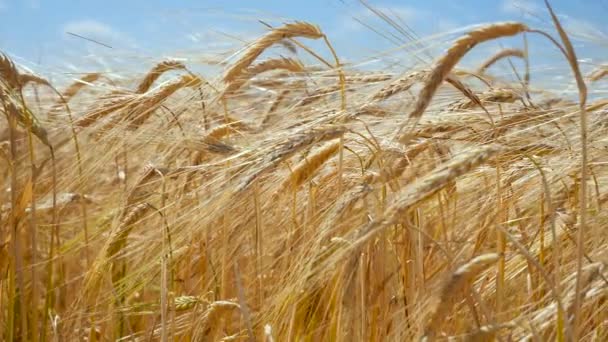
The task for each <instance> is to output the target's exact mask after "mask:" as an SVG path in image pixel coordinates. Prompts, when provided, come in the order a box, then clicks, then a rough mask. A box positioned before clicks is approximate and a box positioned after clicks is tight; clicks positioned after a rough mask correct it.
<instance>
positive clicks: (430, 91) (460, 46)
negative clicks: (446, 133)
mask: <svg viewBox="0 0 608 342" xmlns="http://www.w3.org/2000/svg"><path fill="white" fill-rule="evenodd" d="M527 30H528V27H527V26H526V25H524V24H521V23H515V22H506V23H498V24H493V25H488V26H483V27H480V28H478V29H476V30H473V31H471V32H469V33H467V34H466V35H464V36H463V37H461V38H460V39H458V40H456V41H455V42H454V44H452V46H451V47H450V48H449V49H448V51H447V53H446V54H445V55H444V56H443V57H441V58H440V59H439V60H438V61H437V62H436V63H435V66H434V67H433V69H432V71H431V72H430V73H429V74H428V75H427V77H426V80H425V82H424V86H423V87H422V89H421V90H420V93H419V94H418V100H417V101H416V104H415V105H414V109H413V110H412V111H411V112H410V114H409V117H410V118H416V119H417V118H419V117H420V116H422V113H424V110H425V109H426V108H427V107H428V105H429V103H430V101H431V99H432V98H433V95H435V92H436V91H437V88H439V86H440V85H441V83H442V82H443V81H444V80H445V79H446V77H447V76H448V75H449V73H450V71H451V70H452V69H453V68H454V66H456V64H457V63H458V61H460V59H462V57H464V55H465V54H466V53H467V52H469V51H470V50H471V49H472V48H473V47H475V45H477V44H479V43H483V42H485V41H488V40H492V39H497V38H500V37H508V36H514V35H516V34H518V33H521V32H525V31H527Z"/></svg>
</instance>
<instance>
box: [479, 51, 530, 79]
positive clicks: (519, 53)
mask: <svg viewBox="0 0 608 342" xmlns="http://www.w3.org/2000/svg"><path fill="white" fill-rule="evenodd" d="M507 57H517V58H522V59H523V58H525V57H526V55H525V52H524V51H523V50H520V49H503V50H500V51H498V52H497V53H496V54H494V55H493V56H490V58H488V59H487V60H485V61H484V62H483V63H481V65H480V66H479V68H477V72H478V73H480V74H483V73H484V72H485V71H486V70H487V69H488V68H489V67H491V66H492V65H494V63H496V62H498V61H499V60H501V59H503V58H507Z"/></svg>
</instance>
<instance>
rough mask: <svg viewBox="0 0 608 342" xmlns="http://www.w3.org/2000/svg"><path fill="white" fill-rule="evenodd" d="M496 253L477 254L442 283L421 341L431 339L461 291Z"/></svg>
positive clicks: (491, 261) (489, 263)
mask: <svg viewBox="0 0 608 342" xmlns="http://www.w3.org/2000/svg"><path fill="white" fill-rule="evenodd" d="M499 257H500V256H499V255H498V254H496V253H489V254H484V255H480V256H477V257H475V258H473V259H472V260H471V261H469V262H468V263H466V264H464V265H462V266H460V267H459V268H458V269H457V270H456V271H455V272H454V273H452V276H451V277H450V279H449V280H448V281H447V282H446V283H445V284H444V286H443V287H442V289H441V291H440V292H439V295H438V298H437V304H436V306H435V307H434V308H433V310H432V311H431V313H430V319H429V321H428V323H427V324H426V326H425V327H424V337H423V338H422V340H423V341H433V340H434V339H435V334H436V332H437V330H438V329H439V328H440V327H441V323H442V322H443V320H444V319H445V317H446V316H447V315H448V313H449V311H450V310H451V308H452V307H453V306H454V304H455V302H456V300H458V299H460V298H461V293H462V291H463V290H465V289H466V287H467V286H469V285H470V284H471V282H472V281H473V280H474V279H475V276H477V275H478V274H479V273H480V272H481V271H483V270H485V269H486V268H488V267H489V266H490V265H492V264H494V263H495V262H496V261H498V259H499Z"/></svg>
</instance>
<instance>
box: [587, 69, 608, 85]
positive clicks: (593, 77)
mask: <svg viewBox="0 0 608 342" xmlns="http://www.w3.org/2000/svg"><path fill="white" fill-rule="evenodd" d="M606 75H608V66H601V67H599V68H597V69H595V70H593V71H592V72H591V73H590V74H589V76H587V78H588V79H589V81H591V82H595V81H599V80H601V79H602V78H604V77H606Z"/></svg>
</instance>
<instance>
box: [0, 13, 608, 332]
mask: <svg viewBox="0 0 608 342" xmlns="http://www.w3.org/2000/svg"><path fill="white" fill-rule="evenodd" d="M547 9H548V13H549V15H550V16H551V18H552V20H553V24H554V26H555V29H556V30H555V31H556V32H557V34H558V37H559V38H553V37H552V36H551V35H550V34H548V33H546V32H545V31H540V30H536V29H533V28H531V27H529V26H527V25H524V24H521V23H515V22H506V23H496V24H491V25H485V26H480V27H477V28H474V29H472V30H470V31H469V32H466V33H465V34H463V35H461V36H460V37H459V38H458V39H456V40H454V41H453V43H452V44H451V45H450V47H449V48H448V49H447V50H446V52H445V53H444V54H443V55H442V56H440V57H439V58H437V59H435V61H434V62H433V63H432V64H429V65H426V66H421V67H420V68H416V69H415V70H407V71H406V72H405V73H403V74H402V75H393V74H389V73H382V72H376V73H372V72H365V73H364V72H361V71H357V70H356V69H354V68H349V67H348V65H346V64H342V63H341V61H340V59H339V57H338V54H337V53H336V51H334V49H333V48H332V45H331V43H330V41H329V39H327V36H326V35H325V34H324V33H323V32H322V31H321V29H320V28H319V27H317V26H315V25H312V24H309V23H305V22H292V23H287V24H283V26H280V27H274V28H272V27H269V28H268V31H267V33H265V34H264V35H263V36H261V37H260V38H259V39H257V40H255V41H253V42H251V43H250V44H249V45H248V46H247V47H246V48H245V49H244V50H243V51H242V52H241V53H240V54H238V55H237V56H235V58H233V60H232V61H231V62H229V63H227V64H225V65H224V68H225V70H224V72H223V73H222V75H221V76H219V77H216V78H214V79H211V78H203V76H202V75H199V74H197V73H194V72H192V71H191V69H190V68H189V66H188V65H186V63H183V62H180V61H175V60H166V61H162V62H160V63H158V64H157V65H156V66H154V67H153V68H152V69H151V70H150V71H149V72H148V73H147V74H146V75H145V76H143V77H140V78H138V79H137V81H134V82H133V83H131V84H130V86H129V87H126V86H119V85H118V83H115V82H114V80H112V79H111V77H109V76H108V75H104V74H101V73H90V74H86V75H84V76H82V77H81V78H79V79H77V80H75V82H74V83H73V84H71V85H69V86H68V87H66V88H65V89H64V90H61V91H60V90H57V89H56V88H55V87H54V86H53V85H52V84H51V83H50V82H49V81H47V80H46V79H45V78H43V77H40V76H36V75H34V74H32V73H30V72H26V71H24V69H23V68H20V67H18V66H16V65H15V63H14V62H13V61H12V60H11V59H10V58H9V57H7V55H4V54H2V55H0V82H1V84H0V85H1V87H0V100H1V102H2V106H1V107H0V111H1V112H2V122H1V124H0V160H1V162H0V175H1V177H2V178H0V179H1V180H2V191H1V192H0V204H1V207H2V209H1V211H0V339H2V340H5V341H12V340H22V341H25V340H28V341H67V340H83V339H85V340H88V341H108V340H118V339H121V340H126V341H140V340H145V341H148V340H162V341H168V340H173V341H190V340H208V341H218V340H221V341H229V340H249V341H253V340H265V341H295V340H306V341H323V340H331V341H355V340H359V341H367V340H369V341H382V340H395V341H407V340H415V339H420V340H425V341H433V340H445V339H448V338H453V339H455V340H467V341H491V340H499V341H507V340H522V339H524V340H526V339H527V340H537V341H544V340H559V341H575V340H588V341H605V340H607V339H608V323H607V322H608V305H607V300H606V299H607V295H608V280H607V278H608V272H607V270H606V264H607V263H608V258H607V255H606V253H605V252H604V250H605V249H606V246H607V238H608V234H607V233H606V230H605V228H606V227H607V226H608V210H605V209H606V205H608V204H607V202H608V169H607V167H608V164H607V163H606V160H607V159H606V158H608V135H607V133H608V119H607V117H606V116H607V115H608V111H607V109H604V106H606V105H608V101H607V100H606V99H599V100H594V101H590V103H587V88H586V87H587V86H592V85H593V84H595V82H601V81H602V77H603V76H605V75H606V74H608V69H605V68H604V69H598V70H596V71H595V72H593V73H592V74H590V75H582V74H581V71H580V70H579V65H578V60H577V57H576V55H575V51H574V49H573V47H572V44H571V42H570V40H569V38H568V35H567V34H566V33H565V31H564V30H563V29H562V27H561V24H560V22H559V20H558V19H557V17H556V16H555V15H554V13H553V11H552V9H551V7H550V6H549V5H548V4H547ZM531 35H535V36H538V37H542V39H546V40H548V41H549V42H550V43H551V44H552V45H553V46H555V53H557V54H560V55H561V57H563V58H564V60H566V61H568V63H569V66H570V70H568V72H569V73H570V75H569V76H568V77H566V78H565V79H570V80H573V81H572V82H570V83H568V82H564V83H565V84H564V87H567V86H568V85H569V84H573V83H574V82H576V86H577V88H578V95H579V96H578V98H574V99H567V98H563V97H559V96H556V95H552V93H551V92H549V91H543V90H540V89H537V88H535V87H534V85H533V82H531V80H530V68H529V63H528V51H527V43H526V37H528V36H531ZM510 36H517V37H522V39H521V40H520V41H521V42H522V46H523V48H521V49H520V48H517V47H515V48H508V49H504V50H503V51H500V52H499V53H498V54H496V55H494V56H490V58H489V59H488V60H487V62H485V63H482V64H480V66H479V68H478V69H477V70H467V69H465V68H460V67H458V64H459V62H460V61H461V59H462V58H463V57H464V56H465V55H466V54H467V53H468V52H469V51H470V50H471V49H473V48H474V47H475V46H476V45H477V44H480V43H483V42H487V41H490V40H495V39H499V38H503V37H510ZM306 40H319V41H320V42H322V43H324V44H325V46H326V50H324V51H313V50H312V49H311V48H309V47H307V46H306V45H305V42H306ZM303 42H304V43H303ZM277 44H282V45H284V46H286V47H288V48H289V50H291V53H292V55H291V56H292V57H276V58H275V57H272V56H270V57H264V56H267V55H268V49H269V48H270V47H273V46H276V45H277ZM296 52H298V54H296ZM305 55H306V56H308V57H309V60H310V59H312V60H313V61H316V62H318V63H317V64H315V65H310V66H307V65H306V64H307V63H304V62H303V59H302V58H300V57H299V56H305ZM323 55H326V56H330V57H331V58H328V59H325V58H324V57H322V56H323ZM509 59H517V60H520V61H522V62H523V63H524V65H525V70H523V69H522V70H519V71H517V70H516V68H513V73H516V74H517V75H518V79H519V81H518V82H513V81H505V80H504V79H503V78H501V77H498V76H493V75H492V69H493V65H494V64H495V63H505V62H506V61H507V60H509ZM308 64H310V62H309V63H308ZM159 78H160V80H159ZM162 80H165V81H164V82H161V81H162ZM555 88H556V89H559V85H556V86H555Z"/></svg>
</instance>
